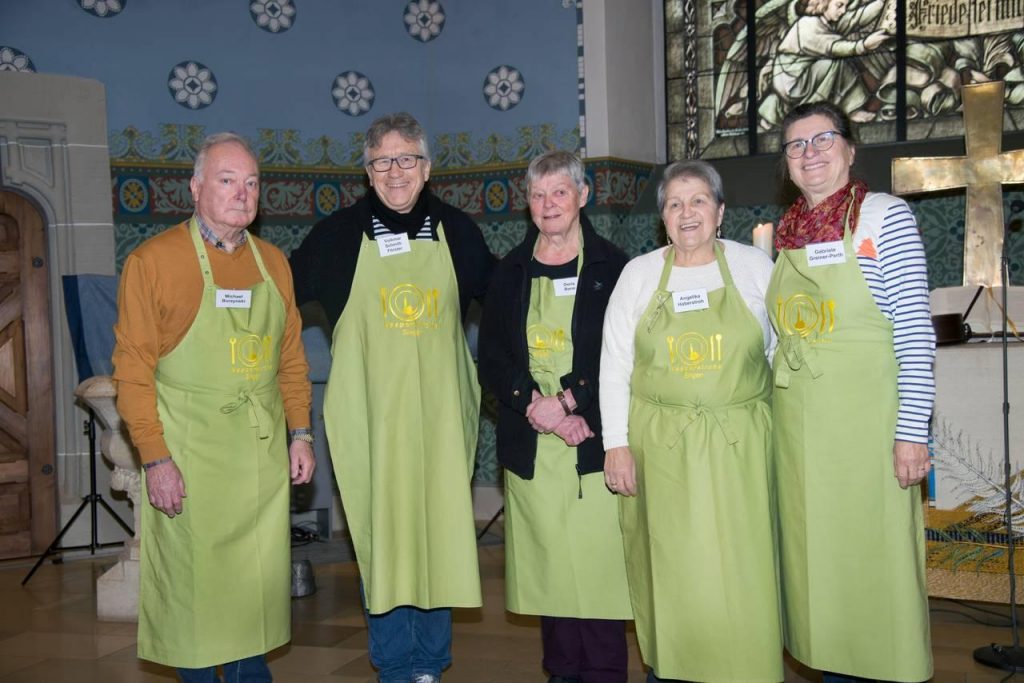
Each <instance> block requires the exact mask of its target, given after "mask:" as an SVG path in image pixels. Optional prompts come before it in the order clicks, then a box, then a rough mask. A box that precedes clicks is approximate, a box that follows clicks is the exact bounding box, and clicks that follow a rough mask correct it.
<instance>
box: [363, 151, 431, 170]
mask: <svg viewBox="0 0 1024 683" xmlns="http://www.w3.org/2000/svg"><path fill="white" fill-rule="evenodd" d="M423 158H425V157H424V156H423V155H422V154H403V155H401V156H397V157H377V158H376V159H371V160H370V167H371V168H372V169H373V170H374V171H376V172H377V173H387V172H388V171H390V170H391V164H398V168H404V169H406V170H408V169H410V168H414V167H415V166H416V164H417V163H418V162H419V160H420V159H423Z"/></svg>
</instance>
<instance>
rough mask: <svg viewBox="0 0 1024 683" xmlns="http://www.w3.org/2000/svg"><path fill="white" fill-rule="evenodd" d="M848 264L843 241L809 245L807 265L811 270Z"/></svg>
mask: <svg viewBox="0 0 1024 683" xmlns="http://www.w3.org/2000/svg"><path fill="white" fill-rule="evenodd" d="M839 263H846V251H845V250H844V249H843V241H842V240H839V241H836V242H819V243H818V244H808V245H807V265H808V266H809V267H811V268H816V267H818V266H832V265H836V264H839Z"/></svg>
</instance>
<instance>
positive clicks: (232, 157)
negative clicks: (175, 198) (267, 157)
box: [189, 142, 260, 240]
mask: <svg viewBox="0 0 1024 683" xmlns="http://www.w3.org/2000/svg"><path fill="white" fill-rule="evenodd" d="M189 188H190V189H191V190H192V200H193V201H194V202H195V205H196V213H197V214H198V215H199V217H200V218H202V219H203V222H204V223H205V224H206V225H207V227H209V228H210V229H211V230H213V231H214V232H215V233H216V234H217V236H218V237H224V238H228V239H229V240H230V239H233V238H234V237H235V236H236V235H238V234H239V233H240V232H242V231H243V230H245V229H246V228H247V227H249V225H250V224H252V222H253V220H254V219H255V218H256V205H257V203H258V202H259V198H260V171H259V167H258V166H257V165H256V160H255V159H253V158H252V155H250V154H249V152H248V151H247V150H246V149H245V147H243V146H242V145H239V144H238V143H235V142H224V143H221V144H219V145H214V146H213V147H211V148H210V149H209V151H208V152H207V155H206V163H205V164H203V168H202V175H201V176H193V177H192V181H191V182H190V183H189Z"/></svg>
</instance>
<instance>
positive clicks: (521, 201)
mask: <svg viewBox="0 0 1024 683" xmlns="http://www.w3.org/2000/svg"><path fill="white" fill-rule="evenodd" d="M508 190H509V211H527V210H529V208H530V199H529V197H527V195H526V172H525V171H524V172H522V173H516V174H515V175H510V176H509V179H508Z"/></svg>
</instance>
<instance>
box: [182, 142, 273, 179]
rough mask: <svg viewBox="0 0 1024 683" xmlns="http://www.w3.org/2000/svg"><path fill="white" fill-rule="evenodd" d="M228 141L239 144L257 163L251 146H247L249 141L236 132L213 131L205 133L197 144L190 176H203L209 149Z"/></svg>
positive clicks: (257, 160)
mask: <svg viewBox="0 0 1024 683" xmlns="http://www.w3.org/2000/svg"><path fill="white" fill-rule="evenodd" d="M228 142H233V143H235V144H236V145H241V146H242V147H243V148H244V149H245V151H246V152H248V154H249V156H251V157H252V159H253V161H255V162H256V163H257V166H258V165H259V159H257V158H256V153H255V152H253V151H252V147H250V146H249V141H248V140H246V139H245V138H243V137H242V136H241V135H239V134H238V133H232V132H230V131H227V132H223V133H214V134H212V135H207V136H206V138H205V139H204V140H203V142H202V143H201V144H200V145H199V150H198V151H197V152H196V160H195V162H194V163H193V164H192V176H193V177H195V178H202V177H203V167H204V166H205V165H206V157H207V156H208V155H209V154H210V150H211V149H212V148H214V147H216V146H217V145H223V144H225V143H228Z"/></svg>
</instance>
